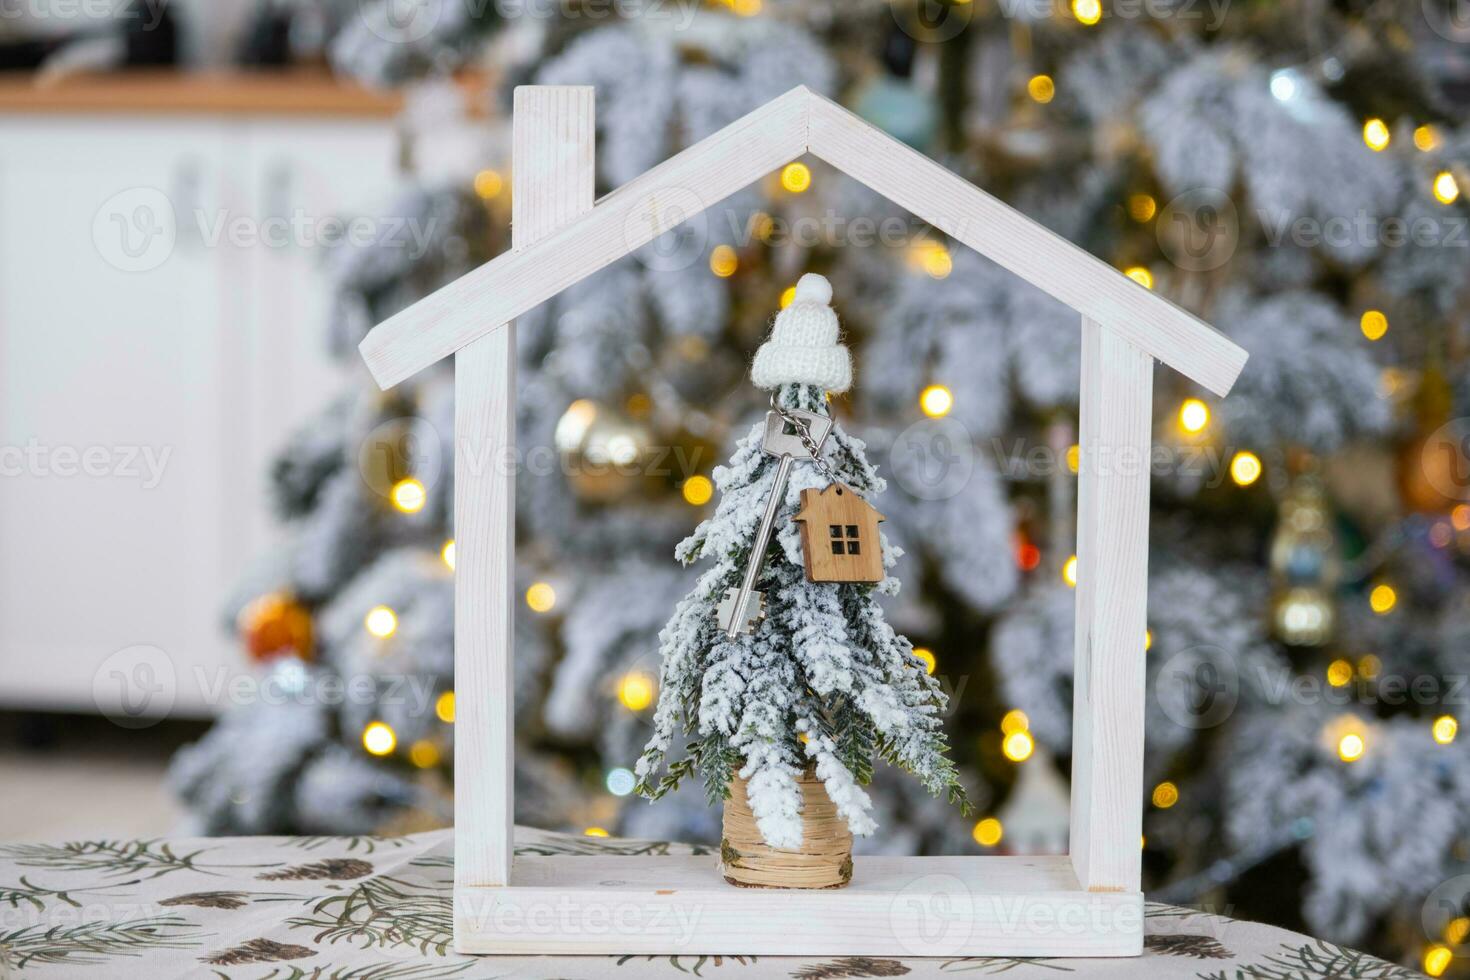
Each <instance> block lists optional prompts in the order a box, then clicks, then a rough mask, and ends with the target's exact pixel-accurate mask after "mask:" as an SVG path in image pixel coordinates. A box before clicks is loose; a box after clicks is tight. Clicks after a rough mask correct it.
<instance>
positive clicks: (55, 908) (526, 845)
mask: <svg viewBox="0 0 1470 980" xmlns="http://www.w3.org/2000/svg"><path fill="white" fill-rule="evenodd" d="M701 850H702V849H700V848H695V847H690V846H689V845H684V844H669V843H662V842H650V841H628V840H616V839H597V838H588V837H578V836H572V835H565V834H554V833H548V832H545V831H537V830H528V829H525V828H518V829H517V831H516V851H517V853H518V854H538V855H564V856H565V857H566V860H569V861H574V860H576V859H577V856H579V855H587V854H624V855H637V854H689V853H695V854H698V853H701ZM453 855H454V839H453V834H452V832H451V831H437V832H434V833H427V834H414V835H411V836H407V837H387V838H384V837H237V838H196V839H160V840H115V841H103V840H97V841H78V842H68V843H59V844H53V843H34V844H29V843H26V844H0V948H3V949H4V953H3V956H4V959H5V960H6V961H8V969H9V974H8V977H7V974H6V971H5V969H4V968H3V967H0V978H5V980H9V977H33V976H34V977H43V978H44V977H66V978H70V977H87V976H97V977H99V978H100V977H106V978H140V980H141V978H148V980H157V978H171V977H227V978H230V980H247V978H248V980H297V978H301V980H305V978H320V980H328V978H335V980H350V978H360V980H436V978H440V977H462V978H482V977H485V978H488V977H537V978H541V977H547V978H549V977H619V978H626V980H642V978H644V977H668V978H673V977H681V978H685V980H687V978H690V977H704V978H712V980H748V978H760V977H793V978H798V980H838V978H853V977H899V976H902V977H912V978H920V977H952V976H976V977H985V976H992V975H996V974H1005V976H1006V977H1007V980H1027V978H1032V977H1051V978H1057V977H1059V976H1062V975H1067V974H1072V975H1076V976H1081V977H1104V978H1107V977H1116V978H1127V980H1149V978H1153V977H1195V978H1202V980H1216V978H1218V980H1235V978H1242V977H1249V978H1259V980H1271V978H1281V980H1286V978H1291V980H1297V978H1302V980H1306V978H1313V977H1371V978H1374V980H1397V978H1401V977H1402V978H1410V977H1418V976H1421V974H1418V973H1416V972H1414V971H1412V970H1407V969H1404V968H1402V967H1397V966H1393V965H1391V964H1388V963H1385V962H1383V961H1382V960H1379V959H1376V958H1374V957H1371V956H1368V955H1367V954H1365V953H1360V952H1357V951H1356V950H1352V949H1347V948H1345V947H1341V946H1335V945H1332V944H1330V943H1326V942H1322V941H1320V940H1316V939H1311V938H1309V937H1307V936H1301V935H1298V934H1296V933H1292V932H1288V931H1286V930H1284V929H1277V928H1275V927H1272V926H1264V925H1259V924H1257V923H1252V922H1242V921H1237V920H1232V919H1228V918H1225V917H1223V916H1218V915H1211V914H1206V913H1202V912H1198V911H1193V910H1190V909H1184V908H1177V907H1175V906H1170V905H1159V904H1155V903H1150V904H1149V905H1148V907H1147V919H1146V922H1145V933H1146V940H1145V952H1144V955H1143V957H1142V958H1141V959H1121V960H1076V959H1072V960H1068V959H1026V960H1018V959H1010V958H1001V957H960V958H955V957H950V958H944V957H934V958H917V957H916V958H903V959H894V958H878V957H855V956H854V957H793V958H773V957H750V956H738V955H733V956H660V957H650V956H636V957H634V956H621V957H620V956H580V957H535V956H518V957H468V956H459V955H456V954H455V953H454V951H453V948H452V946H453V937H452V925H451V922H452V898H451V887H452V882H453V877H454V857H453ZM710 860H711V861H714V860H715V857H714V856H713V855H711V856H710ZM858 860H861V858H860V857H859V858H858Z"/></svg>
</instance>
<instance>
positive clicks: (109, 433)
mask: <svg viewBox="0 0 1470 980" xmlns="http://www.w3.org/2000/svg"><path fill="white" fill-rule="evenodd" d="M397 157H398V148H397V138H396V136H395V133H394V129H393V123H392V119H391V116H389V115H388V114H380V115H363V116H361V117H353V118H331V117H301V116H281V115H272V114H269V113H262V114H251V113H249V112H248V111H240V110H239V108H238V107H234V108H233V109H232V111H231V112H230V113H229V114H228V115H211V114H208V113H191V114H183V115H166V114H150V113H146V112H142V113H137V114H129V113H126V112H116V111H109V112H106V113H96V114H89V113H86V112H80V113H60V114H50V113H48V114H35V113H7V112H5V111H3V110H0V707H28V708H35V707H45V708H57V709H81V710H99V709H100V710H106V711H112V710H114V709H115V708H116V707H117V706H118V703H119V699H121V698H123V697H128V696H136V691H134V692H133V693H132V694H131V695H130V694H129V686H128V685H126V684H124V683H123V682H122V681H121V680H119V679H118V678H117V677H114V676H110V674H112V673H113V672H115V671H117V670H123V671H129V672H131V671H135V670H137V669H140V668H139V664H140V663H141V664H145V665H146V668H147V670H148V671H149V674H148V678H147V679H148V680H149V681H150V682H151V683H152V687H151V688H150V689H152V690H156V691H157V695H158V696H157V697H156V698H155V699H154V700H153V702H152V703H150V705H149V707H148V709H147V711H148V712H149V713H153V712H163V711H166V710H167V711H171V712H172V713H175V714H181V715H207V714H210V713H213V712H214V711H217V710H218V709H219V708H220V707H222V706H221V705H219V704H217V703H211V698H210V697H209V693H210V691H211V690H214V689H215V688H216V687H217V685H218V684H219V682H220V680H221V679H222V678H225V677H228V676H230V675H231V674H232V673H234V672H237V671H239V670H242V669H244V667H245V664H244V663H243V661H242V659H241V657H242V654H241V652H240V651H239V650H238V648H237V646H236V644H235V643H234V642H233V640H232V638H231V637H230V636H229V635H228V633H227V632H226V631H225V630H224V628H223V626H222V624H221V622H220V618H219V617H220V607H221V602H222V601H223V599H224V597H225V596H226V595H227V594H228V593H229V592H230V590H231V588H232V586H233V585H234V584H235V583H236V581H237V579H238V577H239V575H240V573H241V571H242V569H243V568H244V567H245V566H246V564H247V563H248V562H249V561H250V560H251V559H252V558H254V557H256V556H258V555H259V554H261V553H262V552H264V551H265V550H266V549H268V548H270V547H271V545H272V543H273V541H275V540H277V536H278V535H279V533H280V529H279V528H277V527H276V526H275V524H274V521H273V519H272V517H271V515H270V513H269V509H268V503H267V498H266V494H265V492H264V484H265V480H266V476H267V469H268V464H269V460H270V456H271V454H272V453H273V451H274V450H275V449H276V448H277V447H278V446H279V444H280V442H281V441H282V440H283V439H284V438H285V437H286V436H287V435H288V434H289V433H290V432H291V430H292V429H294V428H295V427H296V426H298V425H299V424H301V423H302V422H304V421H305V420H306V419H307V418H309V417H310V416H311V415H312V414H313V413H314V412H315V411H316V410H317V409H318V408H319V407H320V406H321V405H322V404H324V403H325V401H327V400H328V399H330V398H331V397H332V396H333V395H334V394H336V393H338V392H340V391H341V390H342V388H343V387H344V386H345V385H346V384H348V383H349V376H350V374H351V373H352V372H354V371H356V370H357V368H356V367H355V366H353V365H350V364H348V365H343V364H339V363H337V362H334V361H332V360H331V359H330V358H329V357H328V355H327V353H326V349H325V326H324V324H325V315H326V309H327V304H328V294H327V292H326V287H325V280H324V277H323V276H322V274H321V268H320V267H321V264H322V260H323V255H322V250H321V248H319V247H312V246H311V245H309V244H306V243H304V242H302V241H298V240H296V239H298V238H299V237H300V236H299V235H288V240H287V241H286V242H285V243H284V244H266V243H264V242H258V241H257V242H256V243H254V244H251V243H249V242H248V241H247V242H240V241H238V240H236V241H231V237H232V236H231V235H228V234H226V235H222V236H221V237H220V239H219V240H218V241H216V242H213V243H211V242H210V241H209V232H210V231H211V230H212V229H213V228H214V227H215V223H216V222H217V221H218V220H220V219H222V218H223V219H228V220H231V221H234V222H236V227H239V228H244V229H246V230H247V231H248V230H249V229H250V228H252V227H258V226H257V225H256V224H255V223H256V222H259V221H261V220H263V219H265V218H267V217H271V216H272V215H279V214H281V213H283V212H285V213H286V214H287V215H288V216H289V215H291V214H297V215H298V216H299V217H301V218H303V219H305V220H308V221H311V222H315V221H319V220H320V219H323V218H326V217H328V216H331V215H335V214H353V213H367V214H372V213H375V209H378V208H381V207H382V206H383V204H384V202H385V201H386V199H387V198H388V196H389V194H390V192H391V189H392V187H393V185H394V183H395V170H396V166H397ZM120 194H121V195H124V196H123V197H121V198H119V197H117V195H120ZM170 206H171V207H172V209H173V212H174V217H175V227H176V235H175V237H174V241H173V245H172V248H171V249H168V248H167V247H166V241H167V233H166V229H167V224H166V221H164V222H162V224H160V223H159V219H160V218H161V217H162V218H166V210H167V208H168V207H170ZM161 212H163V213H161ZM200 215H203V217H204V221H203V222H202V229H201V222H200V220H199V216H200ZM298 225H299V221H298ZM160 228H162V231H160ZM125 236H127V237H125ZM236 237H237V238H238V236H236ZM160 242H163V243H165V244H159V243H160ZM160 256H163V257H160ZM130 270H132V271H130ZM136 646H142V647H144V648H152V649H151V651H150V650H146V649H145V651H144V652H142V653H138V652H137V651H134V652H132V653H124V654H121V655H119V654H118V652H119V651H126V650H128V649H129V648H132V647H136ZM170 674H171V677H170V676H169V675H170ZM134 707H136V706H134Z"/></svg>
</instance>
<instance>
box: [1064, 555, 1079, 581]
mask: <svg viewBox="0 0 1470 980" xmlns="http://www.w3.org/2000/svg"><path fill="white" fill-rule="evenodd" d="M1062 581H1064V582H1066V583H1067V584H1068V585H1070V586H1073V587H1074V588H1075V587H1076V585H1077V556H1076V555H1073V556H1072V557H1071V558H1068V559H1067V561H1066V563H1065V564H1064V565H1062Z"/></svg>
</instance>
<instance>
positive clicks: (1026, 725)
mask: <svg viewBox="0 0 1470 980" xmlns="http://www.w3.org/2000/svg"><path fill="white" fill-rule="evenodd" d="M1030 728H1031V719H1030V718H1028V717H1026V712H1024V711H1022V710H1021V709H1020V708H1012V709H1011V710H1010V711H1007V712H1006V713H1005V716H1004V717H1003V718H1001V720H1000V730H1001V731H1003V732H1005V733H1006V734H1007V735H1013V734H1015V733H1016V732H1024V731H1028V730H1030Z"/></svg>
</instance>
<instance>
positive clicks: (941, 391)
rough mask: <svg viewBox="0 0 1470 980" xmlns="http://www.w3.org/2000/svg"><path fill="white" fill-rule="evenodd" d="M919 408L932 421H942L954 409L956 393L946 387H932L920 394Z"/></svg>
mask: <svg viewBox="0 0 1470 980" xmlns="http://www.w3.org/2000/svg"><path fill="white" fill-rule="evenodd" d="M919 408H920V409H922V410H923V412H924V414H925V415H927V416H929V417H930V418H931V419H942V418H944V417H945V416H946V415H948V414H949V410H950V409H952V408H954V393H953V392H951V391H950V390H949V389H948V388H946V387H945V386H944V385H930V386H929V387H927V388H925V389H924V390H923V391H921V392H920V393H919Z"/></svg>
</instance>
